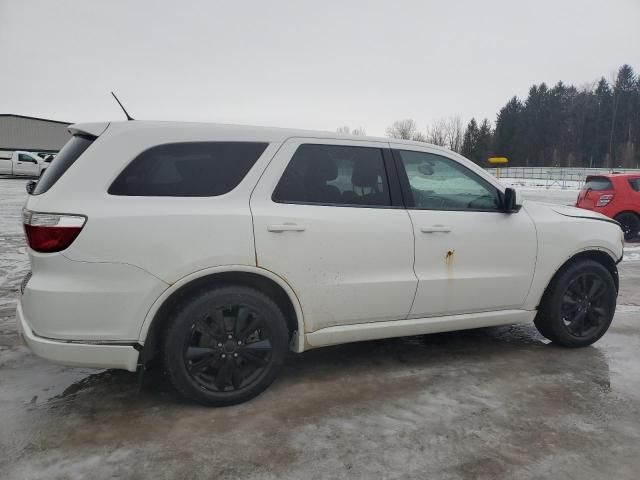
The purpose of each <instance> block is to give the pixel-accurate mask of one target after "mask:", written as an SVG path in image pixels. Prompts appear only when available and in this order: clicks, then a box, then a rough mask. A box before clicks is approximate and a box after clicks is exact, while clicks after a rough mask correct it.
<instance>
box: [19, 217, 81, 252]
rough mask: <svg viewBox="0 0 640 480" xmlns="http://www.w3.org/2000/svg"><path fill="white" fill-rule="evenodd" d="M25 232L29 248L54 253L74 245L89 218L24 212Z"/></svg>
mask: <svg viewBox="0 0 640 480" xmlns="http://www.w3.org/2000/svg"><path fill="white" fill-rule="evenodd" d="M22 218H23V224H24V231H25V234H26V236H27V243H28V244H29V247H30V248H31V249H33V250H35V251H36V252H42V253H52V252H59V251H61V250H64V249H65V248H67V247H68V246H69V245H71V244H72V243H73V241H74V240H75V239H76V237H77V236H78V234H79V233H80V231H81V230H82V227H84V224H85V223H86V221H87V218H86V217H84V216H82V215H66V214H64V215H63V214H60V215H59V214H56V213H38V212H32V211H30V210H24V211H23V212H22Z"/></svg>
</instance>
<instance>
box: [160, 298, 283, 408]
mask: <svg viewBox="0 0 640 480" xmlns="http://www.w3.org/2000/svg"><path fill="white" fill-rule="evenodd" d="M288 350H289V331H288V329H287V324H286V320H285V317H284V315H283V314H282V311H281V310H280V308H278V306H277V305H276V303H275V302H274V301H273V300H271V299H270V298H269V297H267V296H266V295H264V294H262V293H261V292H259V291H257V290H254V289H252V288H247V287H240V286H229V287H222V288H216V289H214V290H209V291H205V292H200V293H199V294H197V295H195V296H193V297H191V298H190V299H188V300H187V301H186V302H185V303H183V304H182V305H180V306H179V307H178V308H177V309H176V310H175V311H174V314H173V316H172V318H171V319H170V320H169V325H168V327H167V329H166V331H165V338H164V345H163V364H164V368H165V370H166V371H167V373H168V376H169V379H170V381H171V383H172V384H173V386H174V387H175V388H176V390H177V391H178V392H179V393H180V394H181V395H182V396H183V397H185V398H187V399H189V400H193V401H195V402H198V403H201V404H203V405H207V406H216V407H221V406H226V405H234V404H237V403H242V402H245V401H247V400H249V399H251V398H253V397H255V396H257V395H258V394H260V393H261V392H262V391H264V390H265V389H266V388H267V387H268V386H269V385H270V384H271V382H273V380H274V379H275V378H276V376H277V374H278V372H279V371H280V369H281V367H282V364H283V363H284V360H285V358H286V355H287V353H288Z"/></svg>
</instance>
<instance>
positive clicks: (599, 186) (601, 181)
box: [576, 175, 614, 210]
mask: <svg viewBox="0 0 640 480" xmlns="http://www.w3.org/2000/svg"><path fill="white" fill-rule="evenodd" d="M613 196H614V190H613V183H612V182H611V179H610V178H608V177H604V176H596V175H590V176H588V177H587V180H586V182H585V184H584V187H582V190H580V193H579V194H578V200H577V201H576V207H580V208H585V209H587V210H594V209H595V208H602V207H606V206H607V205H608V204H609V203H610V202H611V200H613Z"/></svg>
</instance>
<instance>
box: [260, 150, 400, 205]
mask: <svg viewBox="0 0 640 480" xmlns="http://www.w3.org/2000/svg"><path fill="white" fill-rule="evenodd" d="M273 200H274V201H276V202H289V203H319V204H329V205H364V206H389V205H391V199H390V196H389V183H388V181H387V175H386V171H385V168H384V162H383V159H382V151H381V150H380V149H379V148H368V147H346V146H341V145H312V144H306V145H300V146H299V147H298V149H297V150H296V152H295V153H294V155H293V157H292V158H291V161H290V162H289V165H288V166H287V168H286V170H285V171H284V174H283V175H282V178H281V179H280V183H279V184H278V186H277V187H276V190H275V192H274V194H273Z"/></svg>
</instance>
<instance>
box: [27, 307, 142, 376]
mask: <svg viewBox="0 0 640 480" xmlns="http://www.w3.org/2000/svg"><path fill="white" fill-rule="evenodd" d="M16 320H17V323H18V333H19V334H20V336H21V337H22V338H23V340H24V341H25V343H26V344H27V346H28V347H29V348H30V349H31V351H32V352H33V353H34V354H36V355H37V356H39V357H42V358H44V359H46V360H49V361H51V362H55V363H60V364H62V365H69V366H74V367H95V368H118V369H124V370H129V371H130V372H135V371H136V368H137V365H138V354H139V352H138V350H136V349H135V348H134V347H133V345H105V344H94V343H80V342H76V341H74V342H70V341H62V340H50V339H48V338H43V337H39V336H38V335H36V334H35V333H34V332H33V330H32V328H31V327H30V325H29V322H28V321H27V319H26V318H25V316H24V313H23V311H22V303H21V302H20V303H18V308H17V310H16Z"/></svg>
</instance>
